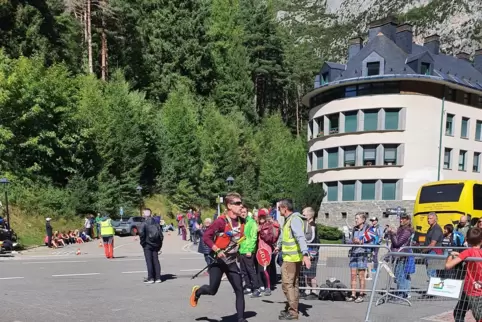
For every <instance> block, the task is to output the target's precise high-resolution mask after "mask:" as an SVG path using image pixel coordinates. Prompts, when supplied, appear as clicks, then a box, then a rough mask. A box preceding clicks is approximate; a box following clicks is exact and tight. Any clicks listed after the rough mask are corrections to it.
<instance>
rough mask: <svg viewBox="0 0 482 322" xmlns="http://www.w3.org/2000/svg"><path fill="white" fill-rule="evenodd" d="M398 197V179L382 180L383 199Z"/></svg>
mask: <svg viewBox="0 0 482 322" xmlns="http://www.w3.org/2000/svg"><path fill="white" fill-rule="evenodd" d="M396 199H397V181H382V200H396Z"/></svg>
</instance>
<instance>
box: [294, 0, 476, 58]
mask: <svg viewBox="0 0 482 322" xmlns="http://www.w3.org/2000/svg"><path fill="white" fill-rule="evenodd" d="M323 1H324V3H323V4H322V5H321V3H320V2H323ZM323 1H320V0H312V3H315V4H317V6H316V8H317V9H318V10H322V9H320V8H322V7H324V13H323V17H322V18H320V19H319V21H318V23H319V25H320V36H319V39H318V40H319V41H321V43H322V44H323V45H321V46H320V48H319V51H320V56H322V58H325V59H323V60H331V61H345V60H346V48H347V41H348V39H349V38H351V37H354V36H358V35H361V36H362V37H363V38H364V39H365V40H366V36H367V26H368V24H369V23H370V22H371V21H374V20H378V19H381V18H384V17H386V16H388V15H394V16H396V17H397V18H398V20H399V22H400V23H402V22H408V23H411V24H412V25H413V31H414V41H415V42H416V43H419V44H422V43H423V38H424V37H426V36H430V35H433V34H435V33H436V34H438V35H440V37H441V39H440V41H441V50H442V51H443V52H445V53H446V54H452V55H455V54H457V53H459V52H461V51H462V52H466V53H468V54H470V55H471V56H472V55H473V54H474V52H475V50H476V49H480V48H482V1H481V0H399V1H394V0H323ZM307 9H308V10H310V9H309V8H306V7H305V9H304V10H307ZM321 14H322V13H321V12H320V15H321ZM297 16H298V17H300V11H298V12H297ZM321 29H324V30H321ZM315 38H318V37H316V36H315Z"/></svg>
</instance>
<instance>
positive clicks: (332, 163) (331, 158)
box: [327, 148, 338, 169]
mask: <svg viewBox="0 0 482 322" xmlns="http://www.w3.org/2000/svg"><path fill="white" fill-rule="evenodd" d="M327 152H328V169H333V168H338V148H334V149H329V150H327Z"/></svg>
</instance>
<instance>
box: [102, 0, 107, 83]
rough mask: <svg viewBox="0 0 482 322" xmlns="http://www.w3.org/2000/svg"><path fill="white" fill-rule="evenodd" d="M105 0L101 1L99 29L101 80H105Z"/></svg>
mask: <svg viewBox="0 0 482 322" xmlns="http://www.w3.org/2000/svg"><path fill="white" fill-rule="evenodd" d="M106 5H107V0H104V1H102V31H101V41H102V45H101V46H102V50H101V78H102V80H103V81H105V80H107V72H108V70H107V34H106V28H105V25H106V24H105V7H106Z"/></svg>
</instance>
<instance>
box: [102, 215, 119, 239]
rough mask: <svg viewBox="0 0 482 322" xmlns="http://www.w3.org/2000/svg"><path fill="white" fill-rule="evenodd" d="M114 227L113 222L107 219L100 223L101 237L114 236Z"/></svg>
mask: <svg viewBox="0 0 482 322" xmlns="http://www.w3.org/2000/svg"><path fill="white" fill-rule="evenodd" d="M114 234H115V232H114V227H113V226H112V220H111V219H106V220H103V221H101V222H100V235H101V236H102V237H110V236H114Z"/></svg>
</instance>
